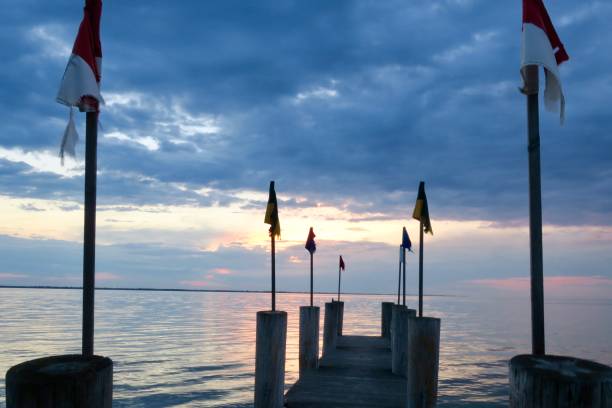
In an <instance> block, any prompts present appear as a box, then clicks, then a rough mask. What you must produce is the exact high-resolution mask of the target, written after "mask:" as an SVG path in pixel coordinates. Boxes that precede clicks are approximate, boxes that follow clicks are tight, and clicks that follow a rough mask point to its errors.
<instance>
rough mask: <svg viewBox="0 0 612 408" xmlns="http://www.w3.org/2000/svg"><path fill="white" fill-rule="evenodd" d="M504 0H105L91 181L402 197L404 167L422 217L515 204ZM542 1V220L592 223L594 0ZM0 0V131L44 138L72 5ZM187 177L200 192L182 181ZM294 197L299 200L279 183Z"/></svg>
mask: <svg viewBox="0 0 612 408" xmlns="http://www.w3.org/2000/svg"><path fill="white" fill-rule="evenodd" d="M515 3H516V2H492V1H484V0H480V1H478V0H471V1H470V0H445V1H443V0H440V1H415V2H403V1H401V2H400V1H385V2H380V1H359V2H351V1H334V2H328V1H312V2H299V1H294V2H277V1H260V2H252V3H244V2H239V1H225V2H195V1H190V2H186V1H181V2H170V3H169V2H162V1H152V2H147V3H146V4H145V3H142V2H106V3H105V5H104V7H105V8H104V15H103V41H104V44H103V46H104V73H103V76H104V77H103V90H104V91H105V94H106V95H107V96H108V102H109V104H108V106H107V107H106V108H105V110H104V111H103V113H102V116H101V120H102V123H103V128H104V130H103V132H102V133H101V138H100V159H99V165H100V167H101V169H102V172H101V174H100V187H99V194H100V197H99V199H100V200H101V202H102V203H105V204H116V205H138V204H184V203H193V204H200V205H208V204H210V203H217V204H221V205H227V204H229V203H232V202H234V198H232V196H231V194H226V193H224V191H226V190H233V191H236V190H241V189H249V190H261V191H265V190H266V188H267V183H268V181H269V180H271V179H275V180H277V183H278V184H277V191H278V193H279V199H281V200H282V199H283V197H282V196H283V195H289V196H296V195H300V196H304V197H306V198H307V199H308V201H307V202H306V203H311V202H312V203H315V202H325V203H328V204H331V205H338V206H343V207H344V208H346V209H348V210H350V211H354V212H356V213H380V214H381V215H376V216H375V217H383V218H384V217H385V216H387V217H398V216H402V217H403V216H408V215H409V213H410V210H411V206H412V205H413V202H414V199H415V196H416V188H417V185H418V181H419V180H420V179H423V180H426V181H427V185H428V187H427V188H428V194H429V198H430V208H431V213H432V217H434V218H451V219H487V220H493V221H498V222H500V223H505V222H508V223H510V222H516V221H517V220H519V221H520V220H522V219H524V218H526V214H527V171H526V169H527V158H526V143H525V139H526V135H525V128H526V126H525V107H524V103H525V102H524V98H523V97H522V96H521V95H520V94H519V93H518V92H517V86H518V85H519V82H520V81H519V74H518V63H519V62H518V60H519V47H520V44H519V42H520V6H519V5H518V4H515ZM549 3H550V4H549V10H550V12H551V15H552V16H553V19H554V20H555V22H556V23H557V26H558V30H559V32H560V35H561V37H562V39H563V40H564V42H565V44H566V47H567V49H568V51H569V53H570V56H571V58H572V59H571V60H570V61H569V63H567V65H566V66H565V67H564V68H563V69H562V77H563V84H564V86H565V92H566V96H567V101H568V106H567V121H566V125H565V126H563V127H560V126H559V124H558V117H557V116H556V115H555V114H547V113H542V139H543V141H542V164H543V188H544V211H545V221H546V222H549V223H556V224H609V223H610V220H611V219H612V217H610V215H611V214H612V205H611V204H610V202H609V200H608V197H610V196H611V195H612V179H611V177H610V175H611V174H612V169H611V163H612V160H611V157H610V152H611V151H612V136H611V135H610V124H611V121H612V119H611V117H610V115H609V112H610V102H611V100H610V96H611V95H612V74H610V72H609V68H608V67H609V66H610V62H611V59H612V56H611V55H610V54H609V53H605V52H602V50H604V49H607V45H606V43H605V39H606V38H608V37H609V36H610V35H611V34H612V33H611V31H612V29H611V28H610V26H609V24H608V21H609V18H610V16H612V7H611V6H610V5H608V4H607V2H602V1H584V2H580V3H579V4H577V3H576V2H572V1H569V0H564V1H558V2H554V3H551V2H549ZM5 10H6V12H3V16H2V17H0V19H1V21H0V22H2V28H1V29H0V57H2V59H3V64H2V65H0V75H1V82H2V87H0V118H1V119H2V120H1V121H0V147H4V148H6V149H12V148H17V147H18V148H21V149H23V150H25V151H31V150H40V149H46V150H52V151H55V149H56V146H57V144H58V141H59V137H60V134H61V132H62V128H63V126H64V120H65V118H66V116H67V113H66V110H65V109H63V108H62V107H61V106H59V105H58V104H56V103H54V102H53V99H54V96H55V92H56V90H57V85H58V83H59V78H60V76H61V74H62V72H63V69H64V66H65V63H66V60H67V55H65V56H64V55H62V51H63V48H62V47H65V44H68V46H70V45H71V43H72V40H73V36H74V32H75V31H76V27H77V24H78V21H79V19H80V15H81V10H80V9H79V8H78V7H75V6H74V3H73V2H69V1H64V2H55V3H53V4H51V3H39V2H35V1H19V2H16V1H10V2H9V4H8V5H7V7H5ZM62 44H63V45H62ZM68 49H69V48H68ZM130 95H131V96H130ZM130 98H131V99H130ZM81 135H83V130H82V129H81ZM113 135H114V136H115V137H111V136H113ZM81 157H82V153H81ZM0 179H2V180H3V182H6V184H4V183H3V185H2V192H3V194H9V195H16V196H26V197H27V196H32V197H53V198H59V197H66V198H70V199H75V200H80V197H81V196H82V193H81V188H82V187H81V184H82V182H81V181H80V179H79V178H71V179H66V178H59V177H58V176H56V175H51V174H41V173H34V172H31V171H29V167H28V166H24V165H23V164H20V165H17V164H11V163H8V162H6V161H5V160H1V159H0ZM177 185H181V186H182V188H178V187H177ZM202 187H211V188H214V189H215V191H216V192H215V193H211V195H210V196H202V195H201V194H196V193H195V190H198V189H199V188H202ZM255 204H259V203H247V204H245V206H246V207H248V206H249V205H255ZM298 205H299V206H304V205H307V204H305V203H304V202H300V203H298V202H292V201H288V202H287V206H298Z"/></svg>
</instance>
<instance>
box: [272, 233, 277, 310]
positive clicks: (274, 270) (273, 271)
mask: <svg viewBox="0 0 612 408" xmlns="http://www.w3.org/2000/svg"><path fill="white" fill-rule="evenodd" d="M271 236H272V237H271V242H272V251H271V252H272V259H271V264H272V311H275V310H276V257H275V247H274V231H272V232H271Z"/></svg>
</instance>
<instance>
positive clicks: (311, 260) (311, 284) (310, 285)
mask: <svg viewBox="0 0 612 408" xmlns="http://www.w3.org/2000/svg"><path fill="white" fill-rule="evenodd" d="M312 275H313V273H312V252H311V253H310V306H311V307H312V303H313V302H312V297H313V296H312V281H313V279H312Z"/></svg>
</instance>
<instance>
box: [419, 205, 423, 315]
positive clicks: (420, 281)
mask: <svg viewBox="0 0 612 408" xmlns="http://www.w3.org/2000/svg"><path fill="white" fill-rule="evenodd" d="M419 223H420V227H419V317H423V219H422V217H421V220H420V221H419Z"/></svg>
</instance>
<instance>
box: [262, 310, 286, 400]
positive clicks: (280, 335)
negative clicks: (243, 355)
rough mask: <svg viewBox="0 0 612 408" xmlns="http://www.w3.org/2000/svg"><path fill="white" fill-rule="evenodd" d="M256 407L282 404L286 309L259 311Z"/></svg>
mask: <svg viewBox="0 0 612 408" xmlns="http://www.w3.org/2000/svg"><path fill="white" fill-rule="evenodd" d="M255 347H256V350H255V404H254V406H255V408H264V407H265V408H281V407H282V406H283V392H284V388H285V351H286V347H287V312H283V311H263V312H257V333H256V345H255Z"/></svg>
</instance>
